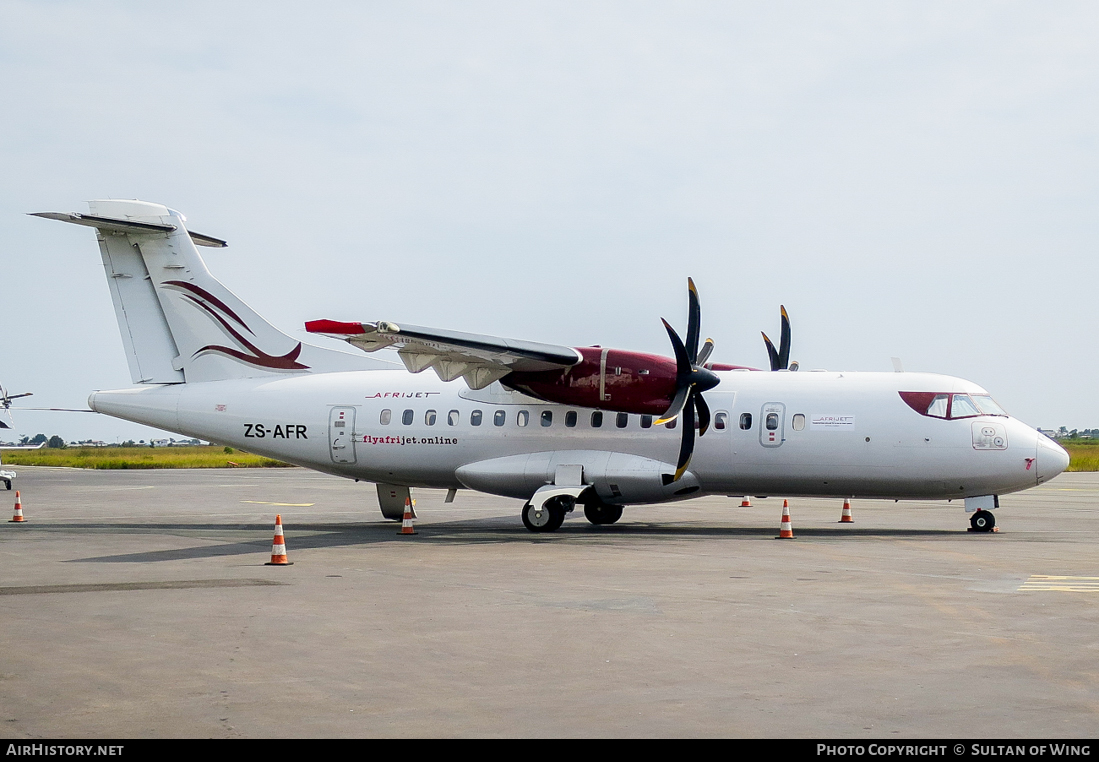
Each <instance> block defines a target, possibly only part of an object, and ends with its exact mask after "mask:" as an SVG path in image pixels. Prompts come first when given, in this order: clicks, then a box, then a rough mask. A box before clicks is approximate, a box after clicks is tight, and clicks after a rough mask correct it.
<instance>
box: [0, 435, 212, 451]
mask: <svg viewBox="0 0 1099 762" xmlns="http://www.w3.org/2000/svg"><path fill="white" fill-rule="evenodd" d="M161 441H168V442H170V443H171V444H172V445H198V444H202V442H201V441H200V440H198V439H180V440H175V439H170V440H161ZM19 444H21V445H29V446H31V447H34V446H35V445H40V444H45V445H46V447H49V448H50V449H53V450H64V449H65V448H67V447H70V446H76V445H82V446H96V445H97V444H98V445H102V444H103V443H102V442H96V441H95V440H94V439H84V440H81V441H79V442H66V441H65V440H64V439H62V438H61V437H60V436H58V435H57V434H54V435H53V436H52V437H47V436H46V435H45V434H35V435H34V436H33V437H23V438H21V439H20V440H19ZM154 446H155V445H154V444H153V443H152V442H146V441H145V440H144V439H141V440H138V441H137V442H135V441H134V440H132V439H127V440H126V441H125V442H122V443H121V444H118V445H115V447H154Z"/></svg>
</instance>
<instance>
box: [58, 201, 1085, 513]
mask: <svg viewBox="0 0 1099 762" xmlns="http://www.w3.org/2000/svg"><path fill="white" fill-rule="evenodd" d="M89 206H90V212H91V213H90V214H88V215H81V214H77V213H59V212H40V213H37V216H41V217H46V218H49V219H56V220H60V221H63V222H71V223H75V224H79V225H85V226H89V227H93V228H95V229H96V232H97V238H98V240H99V248H100V253H101V255H102V259H103V264H104V267H105V268H106V274H107V282H108V284H109V286H110V291H111V297H112V299H113V301H114V305H115V313H116V316H117V318H118V322H119V328H120V332H121V334H122V341H123V344H124V346H125V350H126V356H127V359H128V361H129V366H130V373H131V377H132V379H133V383H134V386H133V387H131V388H127V389H120V390H114V391H97V392H94V393H93V394H92V395H91V397H90V398H89V400H88V404H89V406H90V407H91V408H92V409H93V410H95V411H97V412H100V413H103V414H106V415H111V416H114V417H117V418H122V419H125V420H129V421H135V422H138V423H143V424H147V425H150V426H156V427H158V428H162V429H167V430H169V431H176V432H179V433H181V434H183V435H185V436H189V437H198V438H201V439H206V440H210V441H215V442H220V443H224V444H232V445H236V446H238V447H241V448H243V449H247V450H249V451H251V452H255V453H259V454H262V455H266V456H269V457H272V458H277V459H279V460H283V461H286V462H289V463H294V464H297V465H300V466H305V467H307V468H312V469H315V470H318V471H323V472H326V473H330V474H335V475H338V476H343V477H347V478H354V479H357V480H359V479H361V480H364V481H370V482H375V483H376V484H377V490H378V498H379V503H380V505H381V509H382V513H383V514H384V515H385V516H386V517H387V518H391V519H398V520H399V519H400V518H401V516H402V512H403V508H404V504H405V499H406V498H407V497H408V496H409V490H410V488H413V487H427V488H439V489H447V490H450V494H449V495H448V497H447V499H448V501H449V500H451V499H453V496H454V494H455V492H456V491H457V490H458V489H462V488H467V489H474V490H480V491H482V492H488V493H491V494H495V495H503V496H506V497H513V498H517V499H519V500H522V501H523V509H522V518H523V523H524V524H525V525H526V526H527V528H528V529H530V530H531V531H534V532H546V531H553V530H555V529H557V528H558V527H559V526H560V525H561V523H562V522H563V521H564V519H565V517H566V515H567V514H569V513H571V512H572V511H573V509H574V508H575V506H576V505H578V504H579V505H582V506H583V507H584V515H585V516H586V517H587V519H588V520H589V521H590V522H591V523H593V524H611V523H614V522H615V521H618V520H619V518H621V516H622V508H623V506H627V505H633V504H643V503H657V502H664V501H675V500H684V499H688V498H692V497H698V496H701V495H737V496H739V495H784V496H789V497H794V496H807V497H808V496H811V497H824V496H827V497H836V498H860V497H861V498H889V499H896V500H912V499H921V500H927V499H942V500H947V499H950V500H959V499H960V500H964V501H965V507H966V510H967V511H968V512H971V513H973V516H972V518H971V520H970V521H971V524H972V527H973V528H974V529H976V530H980V531H990V530H991V529H992V528H993V527H994V526H995V518H994V516H993V515H992V513H991V510H990V509H992V508H994V507H997V506H998V497H999V495H1002V494H1006V493H1010V492H1015V491H1018V490H1023V489H1027V488H1029V487H1033V486H1035V485H1037V484H1041V483H1043V482H1045V481H1047V480H1049V479H1051V478H1053V477H1054V476H1056V475H1057V474H1059V473H1061V472H1062V471H1063V470H1064V469H1065V468H1066V467H1067V466H1068V460H1069V459H1068V454H1067V453H1066V452H1065V451H1064V450H1063V449H1062V448H1061V447H1059V446H1058V445H1057V444H1056V443H1054V442H1053V441H1052V440H1050V439H1048V438H1047V437H1045V436H1044V435H1042V434H1040V433H1039V432H1037V431H1036V430H1034V429H1033V428H1031V427H1030V426H1027V425H1026V424H1024V423H1022V422H1021V421H1018V420H1016V419H1014V418H1012V417H1011V416H1009V415H1007V413H1005V412H1004V411H1003V410H1002V409H1001V408H1000V407H999V406H998V405H997V404H996V403H995V402H994V401H993V400H992V398H991V396H989V394H988V393H987V392H986V391H985V390H984V389H982V388H981V387H979V386H977V385H976V384H973V383H971V382H969V381H965V380H963V379H959V378H953V377H950V376H942V375H936V374H929V373H901V372H898V373H852V372H827V371H810V372H800V373H795V372H792V371H796V370H797V364H796V363H790V323H789V318H788V316H787V314H786V310H785V309H783V310H782V332H781V335H780V343H779V348H778V349H775V347H774V346H773V344H772V343H771V341H770V340H769V339H768V338H767V336H766V334H764V337H763V338H764V341H765V342H766V345H767V349H768V354H769V356H770V360H771V370H772V371H775V372H756V371H753V370H752V369H750V368H746V367H743V366H735V365H723V364H718V363H713V362H711V361H710V355H711V353H712V352H713V348H714V344H713V342H712V341H711V340H710V339H707V340H705V341H704V342H701V343H700V337H701V334H700V324H701V309H700V304H699V298H698V292H697V290H696V289H695V286H694V283H693V282H690V283H689V288H688V299H689V305H690V310H689V318H688V325H687V333H686V338H685V339H681V338H680V336H679V334H678V333H677V332H676V331H675V330H674V329H673V328H672V327H671V326H670V325H669V324H668V323H667V321H664V326H665V329H666V331H667V334H668V338H669V340H670V342H671V344H672V349H673V357H672V358H668V357H662V356H658V355H650V354H643V353H639V352H631V351H626V350H618V349H610V348H604V347H599V346H594V347H576V348H572V347H564V346H555V345H548V344H540V343H535V342H527V341H517V340H513V339H500V338H496V337H492V336H482V335H475V334H467V333H460V332H457V331H450V330H441V329H431V328H424V327H420V326H412V325H407V324H395V323H392V322H387V321H378V322H365V323H348V322H340V321H334V320H315V321H310V322H309V323H307V326H306V327H307V330H308V331H310V332H313V333H320V334H325V335H329V336H336V337H339V338H342V339H344V340H346V341H347V342H349V343H350V344H352V345H353V346H355V347H358V348H359V349H362V350H364V351H365V352H366V353H368V354H351V353H348V352H343V351H340V350H336V349H329V348H326V347H320V346H315V345H311V344H305V343H303V342H300V341H297V340H296V339H293V338H291V337H290V336H288V335H286V334H284V333H282V332H281V331H279V330H278V329H276V328H275V327H274V326H272V325H271V324H270V323H268V322H267V321H265V320H264V319H263V318H262V317H260V316H259V315H258V314H256V313H255V312H254V311H253V310H252V309H251V308H250V307H248V305H246V304H245V303H244V302H242V301H241V300H240V299H239V298H237V297H236V296H235V295H234V294H233V293H232V292H230V291H229V290H228V289H226V288H225V286H223V285H222V284H221V282H220V281H218V280H217V279H215V278H214V277H213V276H212V275H211V274H210V272H209V271H208V270H207V269H206V265H205V263H204V261H203V259H202V257H201V256H200V255H199V253H198V250H197V249H196V244H198V245H200V246H213V247H223V246H225V245H226V244H225V242H224V241H222V240H220V239H217V238H213V237H212V236H207V235H202V234H198V233H194V232H190V231H188V230H187V228H186V227H185V224H184V223H185V218H184V217H183V216H182V215H181V214H180V213H179V212H176V211H174V210H172V209H169V208H167V207H164V206H161V205H160V204H151V203H147V202H142V201H117V200H111V201H92V202H89ZM385 348H389V349H395V350H396V352H397V355H398V357H399V359H400V360H401V362H402V363H403V364H404V367H403V368H402V367H401V366H400V365H396V364H394V363H392V362H388V361H385V360H381V359H377V358H376V357H374V356H369V353H373V352H376V351H377V350H380V349H385ZM428 368H431V369H433V370H434V371H435V376H434V377H433V376H431V375H427V374H422V373H421V372H422V371H424V370H426V369H428ZM459 379H460V380H459Z"/></svg>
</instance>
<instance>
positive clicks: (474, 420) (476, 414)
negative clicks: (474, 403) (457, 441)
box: [469, 410, 481, 426]
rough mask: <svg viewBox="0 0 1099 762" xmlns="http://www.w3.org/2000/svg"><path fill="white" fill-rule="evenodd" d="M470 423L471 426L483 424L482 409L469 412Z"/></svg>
mask: <svg viewBox="0 0 1099 762" xmlns="http://www.w3.org/2000/svg"><path fill="white" fill-rule="evenodd" d="M469 425H470V426H480V425H481V411H480V410H474V411H473V412H472V413H470V414H469Z"/></svg>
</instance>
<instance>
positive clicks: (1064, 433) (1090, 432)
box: [1057, 426, 1099, 439]
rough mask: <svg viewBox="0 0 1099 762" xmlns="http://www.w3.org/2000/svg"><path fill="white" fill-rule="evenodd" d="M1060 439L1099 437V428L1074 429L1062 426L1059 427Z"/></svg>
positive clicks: (1058, 435)
mask: <svg viewBox="0 0 1099 762" xmlns="http://www.w3.org/2000/svg"><path fill="white" fill-rule="evenodd" d="M1057 438H1058V439H1099V429H1072V430H1069V429H1068V428H1066V427H1064V426H1062V427H1061V428H1059V429H1057Z"/></svg>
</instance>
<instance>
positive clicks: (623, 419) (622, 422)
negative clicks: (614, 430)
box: [614, 413, 630, 429]
mask: <svg viewBox="0 0 1099 762" xmlns="http://www.w3.org/2000/svg"><path fill="white" fill-rule="evenodd" d="M629 422H630V414H629V413H619V414H618V415H617V416H616V417H615V419H614V425H615V426H617V427H618V428H620V429H624V428H626V424H628V423H629Z"/></svg>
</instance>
